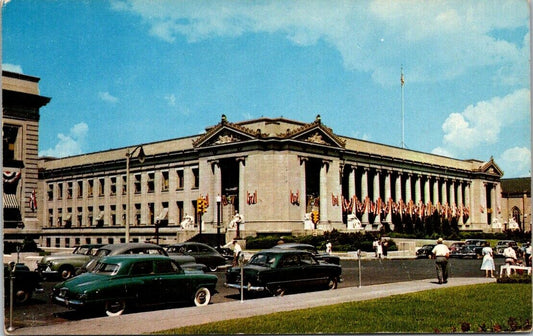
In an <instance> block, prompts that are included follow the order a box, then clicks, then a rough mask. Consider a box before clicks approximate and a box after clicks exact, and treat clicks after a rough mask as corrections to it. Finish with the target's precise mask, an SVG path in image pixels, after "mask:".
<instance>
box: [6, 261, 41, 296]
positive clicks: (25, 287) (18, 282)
mask: <svg viewBox="0 0 533 336" xmlns="http://www.w3.org/2000/svg"><path fill="white" fill-rule="evenodd" d="M10 271H13V272H12V273H11V272H10ZM11 275H13V276H14V278H13V279H11V278H10V277H11ZM11 280H13V302H14V303H15V304H22V303H26V302H28V301H29V300H30V299H31V297H32V296H33V294H34V293H42V292H43V287H42V286H41V277H40V276H39V273H38V272H33V271H30V268H29V267H28V266H26V265H24V264H22V263H17V264H16V265H15V263H14V262H12V263H10V264H9V265H8V264H4V300H5V301H4V303H6V304H8V303H9V302H10V300H9V295H10V293H11Z"/></svg>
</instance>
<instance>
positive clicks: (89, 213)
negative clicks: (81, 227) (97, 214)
mask: <svg viewBox="0 0 533 336" xmlns="http://www.w3.org/2000/svg"><path fill="white" fill-rule="evenodd" d="M93 216H94V215H93V207H92V206H90V207H87V220H88V222H89V223H88V224H89V226H92V225H93Z"/></svg>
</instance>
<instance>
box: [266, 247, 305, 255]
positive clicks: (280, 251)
mask: <svg viewBox="0 0 533 336" xmlns="http://www.w3.org/2000/svg"><path fill="white" fill-rule="evenodd" d="M257 253H271V254H291V253H298V254H300V253H308V254H311V255H312V253H311V252H309V251H306V250H292V249H291V250H287V249H279V248H270V249H266V250H261V251H259V252H257Z"/></svg>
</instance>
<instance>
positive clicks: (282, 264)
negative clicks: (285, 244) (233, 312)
mask: <svg viewBox="0 0 533 336" xmlns="http://www.w3.org/2000/svg"><path fill="white" fill-rule="evenodd" d="M341 273H342V268H341V266H340V265H335V264H329V263H320V262H318V260H317V259H315V257H314V256H313V254H312V253H310V252H307V251H302V250H291V249H280V248H276V249H274V248H273V249H269V250H263V251H260V252H257V253H256V254H254V255H253V256H252V257H251V258H250V260H249V261H248V262H247V263H246V264H245V265H244V266H243V274H244V278H243V288H244V291H246V292H267V293H269V294H272V295H278V294H283V293H284V292H285V291H287V290H298V291H302V290H307V289H311V288H320V287H323V288H327V289H335V288H337V285H338V283H339V282H341V281H342V277H341ZM225 286H226V287H230V288H235V289H239V290H240V288H241V269H240V267H232V268H229V269H228V270H227V272H226V283H225ZM243 294H244V293H243Z"/></svg>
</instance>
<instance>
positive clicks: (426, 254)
mask: <svg viewBox="0 0 533 336" xmlns="http://www.w3.org/2000/svg"><path fill="white" fill-rule="evenodd" d="M434 247H435V244H426V245H424V246H422V247H421V248H419V249H418V250H416V257H417V258H429V259H431V258H432V257H433V254H432V253H431V251H433V248H434Z"/></svg>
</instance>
